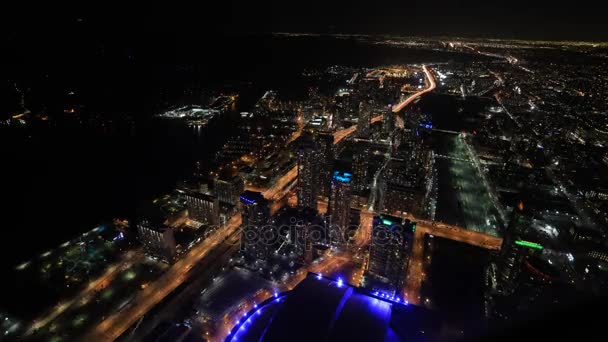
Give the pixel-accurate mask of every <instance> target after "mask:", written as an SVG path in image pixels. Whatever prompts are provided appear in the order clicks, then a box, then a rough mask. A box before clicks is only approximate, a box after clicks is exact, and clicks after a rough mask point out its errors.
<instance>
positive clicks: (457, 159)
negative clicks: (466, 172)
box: [433, 153, 473, 163]
mask: <svg viewBox="0 0 608 342" xmlns="http://www.w3.org/2000/svg"><path fill="white" fill-rule="evenodd" d="M433 156H434V157H435V158H441V159H450V160H456V161H461V162H465V163H472V162H473V161H472V160H471V159H464V158H458V157H454V156H446V155H443V154H437V153H435V154H433Z"/></svg>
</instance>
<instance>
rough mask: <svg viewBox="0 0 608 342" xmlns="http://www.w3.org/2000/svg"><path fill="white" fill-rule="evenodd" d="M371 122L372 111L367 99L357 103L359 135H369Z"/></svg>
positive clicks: (365, 136)
mask: <svg viewBox="0 0 608 342" xmlns="http://www.w3.org/2000/svg"><path fill="white" fill-rule="evenodd" d="M371 124H372V112H371V109H370V106H369V103H368V102H367V101H362V102H360V103H359V120H358V121H357V134H358V135H359V136H360V137H363V138H367V137H369V134H370V131H371Z"/></svg>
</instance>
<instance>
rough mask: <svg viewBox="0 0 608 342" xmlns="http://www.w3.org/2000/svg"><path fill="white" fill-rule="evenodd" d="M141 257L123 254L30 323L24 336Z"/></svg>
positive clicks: (106, 283)
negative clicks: (94, 277) (65, 299)
mask: <svg viewBox="0 0 608 342" xmlns="http://www.w3.org/2000/svg"><path fill="white" fill-rule="evenodd" d="M142 256H143V254H141V251H139V250H137V251H135V250H133V251H129V252H127V253H126V254H124V255H123V256H122V258H121V259H120V261H118V262H116V263H114V264H113V265H112V266H109V267H108V268H107V269H106V270H105V272H104V273H103V274H102V275H101V276H100V277H99V278H97V279H95V280H93V281H91V282H90V283H89V284H88V285H87V287H86V288H84V289H83V290H82V291H80V293H78V295H76V296H74V297H73V298H72V299H71V300H69V301H65V302H60V303H58V304H57V305H55V306H54V307H53V308H52V310H51V311H50V312H48V313H47V314H46V316H44V317H40V318H38V319H36V320H35V321H34V322H32V324H31V325H30V327H29V328H28V330H27V331H26V332H25V336H29V335H31V334H32V333H34V332H35V331H36V330H39V329H40V328H43V327H45V326H46V325H47V324H49V323H50V322H52V321H53V320H54V319H55V318H57V316H59V315H61V314H62V313H64V312H65V311H66V310H67V309H69V308H70V307H72V305H74V304H76V303H77V302H79V301H82V300H87V298H90V297H91V296H93V295H94V293H95V291H99V290H101V289H103V288H105V287H106V286H108V284H110V283H111V282H112V280H114V278H116V276H117V275H119V274H120V273H121V272H122V271H124V270H126V269H127V268H129V267H131V266H132V265H133V264H134V263H135V262H137V261H139V260H141V258H142Z"/></svg>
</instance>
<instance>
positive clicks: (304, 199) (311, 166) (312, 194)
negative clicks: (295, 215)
mask: <svg viewBox="0 0 608 342" xmlns="http://www.w3.org/2000/svg"><path fill="white" fill-rule="evenodd" d="M320 159H321V156H320V155H319V154H318V151H317V148H316V144H315V142H314V141H313V140H312V139H306V140H303V141H302V143H301V144H300V146H299V148H298V184H297V188H296V189H297V194H298V206H300V207H301V208H312V209H315V210H316V209H317V196H318V194H319V185H320V184H319V164H320Z"/></svg>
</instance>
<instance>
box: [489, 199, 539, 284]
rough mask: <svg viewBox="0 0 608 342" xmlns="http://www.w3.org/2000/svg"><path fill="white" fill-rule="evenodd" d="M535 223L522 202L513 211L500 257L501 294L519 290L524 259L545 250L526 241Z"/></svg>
mask: <svg viewBox="0 0 608 342" xmlns="http://www.w3.org/2000/svg"><path fill="white" fill-rule="evenodd" d="M533 221H534V218H533V216H532V213H531V212H529V211H528V210H526V209H525V208H524V204H523V202H521V201H520V202H519V204H518V205H517V206H516V208H514V209H513V215H512V217H511V222H510V223H509V226H508V227H507V230H506V231H505V234H504V237H503V241H502V247H501V249H500V254H499V256H498V262H497V273H498V274H497V290H498V292H499V293H501V294H511V293H513V292H514V291H515V290H516V289H517V287H518V284H519V280H520V274H521V271H522V268H523V261H524V258H525V257H526V256H528V255H530V253H533V252H534V251H540V250H542V249H543V247H542V246H541V245H539V244H537V243H534V242H530V241H527V240H526V235H527V233H528V232H529V231H530V229H531V227H532V225H533Z"/></svg>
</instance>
